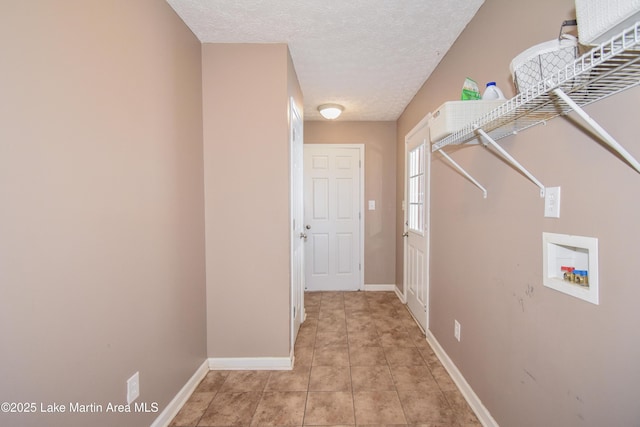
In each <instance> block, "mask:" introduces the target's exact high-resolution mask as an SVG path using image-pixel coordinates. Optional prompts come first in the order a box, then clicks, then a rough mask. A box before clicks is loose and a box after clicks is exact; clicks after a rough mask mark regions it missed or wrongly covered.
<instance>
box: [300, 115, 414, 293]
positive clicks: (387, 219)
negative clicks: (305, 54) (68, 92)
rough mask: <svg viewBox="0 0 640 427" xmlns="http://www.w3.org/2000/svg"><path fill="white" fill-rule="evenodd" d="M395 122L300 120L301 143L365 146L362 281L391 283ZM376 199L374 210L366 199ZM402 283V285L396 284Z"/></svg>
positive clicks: (393, 251)
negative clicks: (301, 128) (301, 130)
mask: <svg viewBox="0 0 640 427" xmlns="http://www.w3.org/2000/svg"><path fill="white" fill-rule="evenodd" d="M395 135H396V123H395V122H341V121H335V122H323V121H307V122H305V123H304V142H305V144H318V143H321V144H364V145H365V189H364V192H365V212H364V218H365V239H364V282H365V284H367V285H372V284H385V285H389V284H395V283H396V282H395V278H396V273H395V265H394V262H395V261H394V260H395V240H394V238H395V229H394V227H395V220H396V212H395V203H396V200H395V199H396V189H395V185H396V183H395V181H396V177H395V174H396V153H395ZM368 200H375V201H376V210H375V211H370V210H368V209H367V206H366V205H367V201H368ZM400 286H402V284H400Z"/></svg>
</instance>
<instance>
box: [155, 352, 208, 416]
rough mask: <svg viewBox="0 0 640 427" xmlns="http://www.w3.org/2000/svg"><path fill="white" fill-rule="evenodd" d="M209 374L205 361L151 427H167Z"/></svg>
mask: <svg viewBox="0 0 640 427" xmlns="http://www.w3.org/2000/svg"><path fill="white" fill-rule="evenodd" d="M207 372H209V362H208V361H207V360H205V361H204V362H202V365H200V367H199V368H198V369H197V370H196V372H195V373H194V374H193V375H192V376H191V378H189V381H187V383H186V384H185V385H184V387H182V388H181V389H180V391H179V392H178V394H176V397H174V398H173V399H172V400H171V402H169V404H168V405H167V407H166V408H164V410H163V411H162V412H160V415H158V417H157V418H156V419H155V421H154V422H153V423H152V424H151V427H167V426H168V425H169V424H170V423H171V421H172V420H173V419H174V418H175V416H176V415H178V412H179V411H180V409H181V408H182V406H183V405H184V404H185V402H186V401H187V400H188V399H189V397H190V396H191V394H192V393H193V392H194V391H195V389H196V387H198V384H200V381H202V379H203V378H204V377H205V376H206V375H207Z"/></svg>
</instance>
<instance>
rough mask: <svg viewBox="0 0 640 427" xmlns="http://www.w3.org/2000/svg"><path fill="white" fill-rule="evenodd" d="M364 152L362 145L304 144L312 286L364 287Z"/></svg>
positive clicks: (308, 265) (307, 253)
mask: <svg viewBox="0 0 640 427" xmlns="http://www.w3.org/2000/svg"><path fill="white" fill-rule="evenodd" d="M363 151H364V147H357V146H344V145H333V144H331V145H329V144H306V145H305V146H304V195H305V197H304V200H305V202H304V206H305V208H304V218H305V225H306V226H305V228H306V231H305V233H306V235H307V239H306V243H305V287H306V289H307V290H310V291H329V290H331V291H333V290H343V291H346V290H358V289H361V288H362V285H363V279H362V277H363V275H362V260H361V254H362V242H361V236H362V231H361V225H362V222H361V217H362V197H363V195H362V191H361V167H362V166H361V165H362V162H361V160H362V158H363V157H364V156H363Z"/></svg>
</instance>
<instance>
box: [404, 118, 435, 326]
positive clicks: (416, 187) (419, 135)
mask: <svg viewBox="0 0 640 427" xmlns="http://www.w3.org/2000/svg"><path fill="white" fill-rule="evenodd" d="M427 120H428V117H427V118H425V119H424V120H423V121H421V122H420V123H419V124H418V126H416V127H415V128H414V129H413V130H412V131H411V132H409V134H408V135H407V136H406V138H405V147H406V154H405V162H406V163H405V233H404V241H405V245H404V289H405V297H406V298H407V306H408V307H409V310H410V311H411V313H412V314H413V316H414V317H415V319H416V320H417V322H418V324H419V325H420V327H421V328H422V329H423V330H426V329H427V319H428V313H427V309H428V306H429V305H428V297H429V165H430V163H431V162H430V159H431V150H430V149H429V148H430V147H429V127H428V126H427Z"/></svg>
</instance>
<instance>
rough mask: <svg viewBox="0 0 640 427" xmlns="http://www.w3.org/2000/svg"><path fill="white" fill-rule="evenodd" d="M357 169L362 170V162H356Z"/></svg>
mask: <svg viewBox="0 0 640 427" xmlns="http://www.w3.org/2000/svg"><path fill="white" fill-rule="evenodd" d="M358 167H359V168H360V169H362V160H358Z"/></svg>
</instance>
